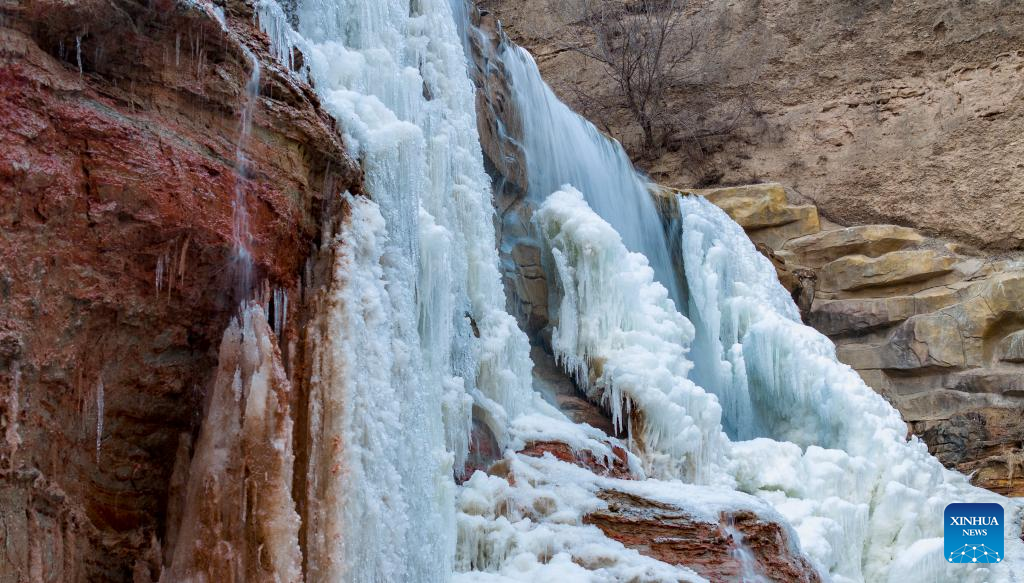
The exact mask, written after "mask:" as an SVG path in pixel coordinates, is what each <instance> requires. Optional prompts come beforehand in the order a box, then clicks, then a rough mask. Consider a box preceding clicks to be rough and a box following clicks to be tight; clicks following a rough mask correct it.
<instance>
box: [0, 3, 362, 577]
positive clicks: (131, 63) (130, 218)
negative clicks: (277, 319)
mask: <svg viewBox="0 0 1024 583" xmlns="http://www.w3.org/2000/svg"><path fill="white" fill-rule="evenodd" d="M225 8H226V28H225V27H224V26H223V25H222V24H221V23H220V22H219V18H220V15H218V14H216V13H215V12H213V11H211V10H210V9H209V8H202V7H200V6H199V5H195V4H191V3H185V2H170V1H168V2H157V3H155V4H152V3H148V4H147V3H136V2H132V1H120V0H119V1H115V2H94V1H90V0H82V1H76V2H50V1H47V0H38V1H31V2H20V3H15V4H10V3H7V4H4V5H3V6H2V7H0V101H2V106H0V119H2V123H0V142H2V143H3V155H2V156H0V388H2V389H0V419H2V433H3V436H4V439H3V442H2V446H3V447H0V520H2V521H3V523H4V525H5V526H4V528H3V529H2V534H0V565H2V567H0V581H4V582H7V581H10V582H14V581H29V580H31V581H44V580H45V581H86V580H88V581H101V580H102V581H130V580H134V581H149V580H151V578H155V577H156V576H157V575H158V572H159V565H160V563H161V557H160V554H161V550H160V542H159V539H161V538H163V536H164V531H165V527H166V526H167V523H168V522H169V521H168V515H173V514H175V513H176V512H177V509H176V508H175V504H174V503H173V502H172V503H170V504H168V500H169V492H170V491H173V490H174V489H175V488H180V487H181V484H180V483H178V484H176V483H175V482H174V481H172V479H171V477H172V471H173V469H174V466H175V459H176V457H179V458H182V459H183V460H184V461H185V462H187V460H188V457H187V456H188V455H189V451H190V450H189V443H190V442H191V438H192V436H194V434H195V432H196V430H197V426H198V421H199V419H200V416H201V412H202V408H203V400H204V394H205V392H206V387H207V386H208V385H209V383H210V382H211V381H212V375H213V373H214V372H215V370H216V366H217V362H216V360H217V346H218V345H219V344H220V337H221V334H222V332H223V331H224V329H225V326H226V325H227V322H228V320H229V318H230V317H231V316H232V315H233V314H234V312H235V307H236V306H237V305H238V298H237V297H234V295H233V292H232V289H233V287H232V285H231V284H230V281H231V280H230V277H231V269H230V267H229V266H230V258H231V257H230V256H231V233H232V201H234V200H235V196H236V188H241V189H244V192H246V193H247V199H248V207H249V214H250V220H251V224H250V229H251V232H252V235H253V244H252V247H253V251H254V256H255V264H256V281H257V282H263V283H262V285H261V289H263V290H265V291H263V292H260V293H259V294H258V295H259V296H260V298H261V299H262V300H263V301H264V302H266V303H267V304H276V305H272V306H270V309H271V310H272V311H273V310H276V311H277V312H278V313H279V315H283V310H282V307H283V304H284V302H283V301H282V299H283V297H284V296H283V295H282V294H281V293H278V295H277V301H276V302H272V301H271V300H270V296H271V295H272V294H271V293H270V290H278V291H279V292H283V293H284V294H286V295H287V297H288V298H289V302H288V305H290V306H292V308H290V310H289V312H290V313H289V314H288V319H287V322H288V324H287V328H286V330H285V331H284V333H283V339H284V342H283V346H284V347H285V348H284V349H283V352H284V353H285V360H286V361H287V360H288V355H289V353H291V354H292V355H294V353H295V349H294V346H293V347H292V348H291V349H290V350H289V348H288V346H289V345H292V344H294V342H295V339H296V336H297V334H296V330H297V328H296V325H295V323H296V322H300V321H301V319H302V316H303V312H302V301H301V293H302V292H301V275H302V272H303V266H304V263H305V261H306V258H307V257H308V256H309V253H310V248H311V245H313V244H314V243H315V242H316V240H317V238H318V237H319V228H320V227H319V225H320V220H321V215H322V211H323V208H322V207H323V201H324V195H325V194H334V193H336V192H338V191H339V190H344V189H351V190H358V188H359V184H360V180H361V177H360V173H359V172H358V169H357V167H356V166H355V165H354V164H353V162H352V161H351V160H350V159H349V158H348V156H347V155H346V153H345V151H344V148H343V146H342V144H341V142H340V139H339V138H338V137H337V133H336V131H335V130H334V127H333V122H332V120H331V119H330V118H329V117H328V116H327V115H326V114H325V113H324V112H323V111H321V110H320V108H319V106H318V104H317V101H316V98H315V97H314V95H313V93H312V91H311V90H310V88H309V87H302V86H299V85H297V84H295V83H294V82H293V81H292V80H290V79H289V78H288V77H287V76H286V75H284V74H283V72H282V71H281V70H280V69H279V68H278V67H277V66H276V65H275V64H274V63H273V60H272V59H271V58H270V57H269V55H268V52H267V39H266V38H265V37H264V36H263V35H262V34H261V33H259V32H258V31H257V30H256V29H255V28H254V27H253V24H252V22H253V20H252V14H251V9H250V8H249V6H248V5H247V4H245V3H243V2H228V3H227V5H226V6H225ZM247 51H251V53H252V54H253V55H254V56H255V58H256V59H257V60H258V62H259V64H260V68H261V73H262V74H261V77H260V86H259V97H258V100H257V102H256V105H255V108H254V123H253V131H252V133H251V136H250V137H249V139H248V140H246V141H245V143H244V145H242V149H243V151H244V155H245V156H246V157H247V158H248V159H249V160H250V161H251V164H250V167H251V168H252V169H253V170H252V171H251V172H250V173H249V174H248V175H246V176H239V175H238V173H237V172H236V168H237V154H238V152H237V149H238V144H239V137H240V131H241V124H240V120H241V112H242V108H243V106H244V102H245V99H244V88H245V86H246V83H247V82H248V80H249V78H250V74H251V72H252V71H251V69H252V65H251V63H250V60H249V57H248V56H247ZM176 452H177V453H176ZM179 463H180V462H179ZM133 578H134V579H133Z"/></svg>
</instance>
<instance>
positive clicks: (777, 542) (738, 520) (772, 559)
mask: <svg viewBox="0 0 1024 583" xmlns="http://www.w3.org/2000/svg"><path fill="white" fill-rule="evenodd" d="M598 496H599V497H600V498H601V499H602V500H604V501H605V502H607V503H608V507H607V509H605V510H599V511H597V512H593V513H591V514H588V515H587V516H586V517H585V518H584V522H586V523H588V524H593V525H595V526H597V527H598V528H600V529H601V531H603V532H604V533H605V535H606V536H608V537H609V538H613V539H615V540H617V541H619V542H621V543H622V544H624V545H626V546H627V547H630V548H633V549H636V550H637V551H639V552H640V553H642V554H644V555H647V556H650V557H654V558H655V559H658V560H660V561H664V562H666V563H671V564H675V565H685V566H687V567H690V568H691V569H693V570H694V571H696V572H697V573H698V574H699V575H701V576H703V577H705V578H707V579H708V580H709V581H714V582H721V581H743V580H749V579H750V578H751V577H756V576H760V577H764V578H767V579H768V580H770V581H780V582H781V581H786V582H794V583H795V582H812V581H820V577H819V575H818V574H817V572H816V571H815V570H814V568H813V567H812V566H811V565H810V563H808V562H807V560H806V559H804V558H803V557H802V556H800V554H799V553H798V552H797V551H796V550H795V547H794V543H793V541H792V540H791V539H790V538H789V534H788V533H787V531H786V529H785V527H783V526H781V525H780V524H778V523H775V522H771V521H768V520H765V519H764V518H761V517H758V516H757V515H755V514H753V513H751V512H735V513H730V514H723V515H722V516H721V517H720V519H719V522H706V521H704V520H702V519H700V518H698V517H695V516H693V515H692V514H690V513H689V512H687V511H685V510H683V509H681V508H677V507H675V506H672V505H669V504H665V503H662V502H658V501H655V500H650V499H646V498H641V497H639V496H636V495H634V494H630V493H627V492H621V491H618V490H603V491H601V492H600V493H598ZM741 549H742V550H744V551H746V552H748V553H749V555H748V556H749V558H748V559H745V558H744V554H745V553H743V552H740V550H741Z"/></svg>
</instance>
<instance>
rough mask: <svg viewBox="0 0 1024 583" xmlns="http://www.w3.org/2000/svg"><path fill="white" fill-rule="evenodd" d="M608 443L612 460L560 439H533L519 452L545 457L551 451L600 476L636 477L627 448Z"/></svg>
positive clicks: (628, 478) (626, 478)
mask: <svg viewBox="0 0 1024 583" xmlns="http://www.w3.org/2000/svg"><path fill="white" fill-rule="evenodd" d="M608 445H609V447H610V448H611V450H612V455H613V456H614V457H613V458H612V459H611V460H610V461H605V460H602V459H598V458H597V457H596V456H594V454H592V453H591V452H589V451H586V450H581V451H574V450H573V449H572V448H571V447H569V445H568V444H565V443H562V442H560V441H531V442H530V443H528V444H526V447H525V448H523V449H522V450H520V451H519V453H521V454H523V455H528V456H531V457H544V454H546V453H549V454H551V455H553V456H555V458H557V459H560V460H562V461H563V462H568V463H570V464H575V465H577V466H580V467H581V468H586V469H588V470H590V471H591V472H593V473H595V474H597V475H599V476H608V477H611V478H620V479H623V480H634V479H636V476H634V475H633V473H632V472H630V471H629V459H628V458H627V457H626V450H624V449H622V448H621V447H619V446H617V445H612V444H610V443H609V444H608Z"/></svg>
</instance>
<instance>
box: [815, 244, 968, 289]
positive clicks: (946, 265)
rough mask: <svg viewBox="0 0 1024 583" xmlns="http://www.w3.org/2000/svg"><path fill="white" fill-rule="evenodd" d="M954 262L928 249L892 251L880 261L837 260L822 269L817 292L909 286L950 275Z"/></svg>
mask: <svg viewBox="0 0 1024 583" xmlns="http://www.w3.org/2000/svg"><path fill="white" fill-rule="evenodd" d="M956 262H957V259H956V258H955V257H951V256H948V255H942V254H940V253H939V252H937V251H932V250H929V249H921V250H912V251H893V252H891V253H886V254H884V255H882V256H881V257H868V256H865V255H851V256H846V257H840V258H839V259H836V260H835V261H832V262H830V263H828V264H827V265H825V266H824V267H823V268H822V269H821V277H820V283H819V289H821V290H822V291H829V292H838V291H853V290H858V289H862V288H866V287H884V286H892V285H895V284H902V283H911V282H917V281H922V280H927V279H931V278H933V277H937V276H940V275H945V274H947V273H949V272H951V271H953V266H954V265H955V264H956Z"/></svg>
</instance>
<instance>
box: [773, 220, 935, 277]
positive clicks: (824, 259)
mask: <svg viewBox="0 0 1024 583" xmlns="http://www.w3.org/2000/svg"><path fill="white" fill-rule="evenodd" d="M923 240H924V237H922V236H921V234H920V233H918V232H917V231H915V230H914V229H908V228H907V227H897V226H895V225H861V226H857V227H846V228H843V229H834V230H830V231H821V232H819V233H815V234H812V235H806V236H804V237H799V238H797V239H791V240H789V241H788V242H786V244H785V245H783V247H782V249H783V250H784V251H787V252H789V253H792V254H793V255H794V256H795V258H796V261H797V263H799V264H801V265H805V266H807V267H822V266H824V265H825V264H826V263H828V262H830V261H835V260H836V259H840V258H842V257H845V256H847V255H864V256H867V257H878V256H880V255H883V254H885V253H889V252H891V251H899V250H902V249H906V248H908V247H914V246H916V245H919V244H920V243H921V242H922V241H923Z"/></svg>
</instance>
